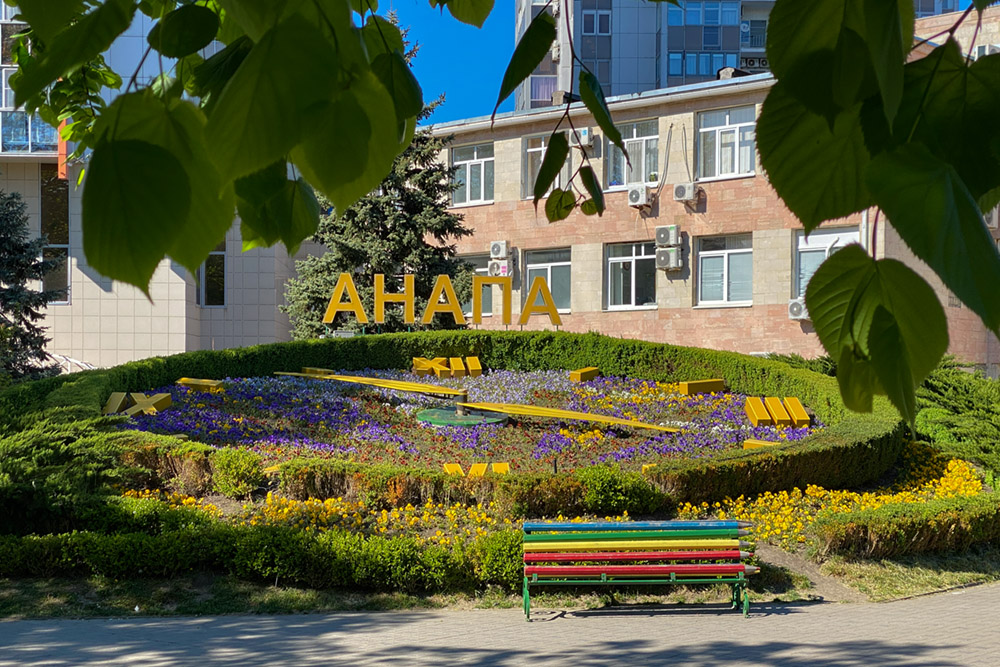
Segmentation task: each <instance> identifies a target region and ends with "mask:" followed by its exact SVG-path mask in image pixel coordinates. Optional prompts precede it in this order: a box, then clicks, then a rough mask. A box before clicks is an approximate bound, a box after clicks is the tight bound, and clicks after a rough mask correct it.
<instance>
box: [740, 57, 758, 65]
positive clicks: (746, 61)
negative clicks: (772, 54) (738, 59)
mask: <svg viewBox="0 0 1000 667" xmlns="http://www.w3.org/2000/svg"><path fill="white" fill-rule="evenodd" d="M743 66H744V67H756V66H757V59H756V58H744V59H743Z"/></svg>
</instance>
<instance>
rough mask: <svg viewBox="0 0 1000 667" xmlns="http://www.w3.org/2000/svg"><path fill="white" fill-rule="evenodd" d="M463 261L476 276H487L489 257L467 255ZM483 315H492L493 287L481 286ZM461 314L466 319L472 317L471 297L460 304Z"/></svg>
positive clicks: (488, 273)
mask: <svg viewBox="0 0 1000 667" xmlns="http://www.w3.org/2000/svg"><path fill="white" fill-rule="evenodd" d="M461 259H462V260H463V261H465V262H468V263H469V264H471V265H472V268H473V269H475V271H476V275H477V276H489V275H490V271H489V266H490V256H489V255H469V256H468V257H462V258H461ZM482 290H483V315H492V314H493V285H483V286H482ZM462 312H463V313H465V315H466V316H467V317H470V316H471V315H472V297H469V300H468V301H466V302H465V303H464V304H462Z"/></svg>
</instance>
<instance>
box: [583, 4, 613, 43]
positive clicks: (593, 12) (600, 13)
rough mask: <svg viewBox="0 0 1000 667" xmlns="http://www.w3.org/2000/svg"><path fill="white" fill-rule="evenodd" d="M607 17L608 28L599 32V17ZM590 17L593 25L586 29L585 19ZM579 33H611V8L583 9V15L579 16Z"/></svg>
mask: <svg viewBox="0 0 1000 667" xmlns="http://www.w3.org/2000/svg"><path fill="white" fill-rule="evenodd" d="M602 17H607V19H608V30H607V32H601V18H602ZM588 18H591V19H592V20H593V25H592V28H591V30H590V31H589V32H588V31H587V19H588ZM580 34H581V35H595V36H600V37H606V36H608V35H610V34H611V10H610V9H584V10H583V15H582V16H581V17H580Z"/></svg>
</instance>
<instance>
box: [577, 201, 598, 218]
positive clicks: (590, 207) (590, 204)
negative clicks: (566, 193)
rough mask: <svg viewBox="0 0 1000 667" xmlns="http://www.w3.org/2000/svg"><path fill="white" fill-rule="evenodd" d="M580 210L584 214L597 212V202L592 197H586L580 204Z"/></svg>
mask: <svg viewBox="0 0 1000 667" xmlns="http://www.w3.org/2000/svg"><path fill="white" fill-rule="evenodd" d="M580 212H581V213H583V214H584V215H595V214H596V213H597V203H596V202H594V200H593V199H588V200H587V201H585V202H583V203H582V204H580Z"/></svg>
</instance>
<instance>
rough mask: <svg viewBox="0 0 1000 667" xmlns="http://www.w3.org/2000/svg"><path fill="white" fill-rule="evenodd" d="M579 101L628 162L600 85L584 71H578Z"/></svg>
mask: <svg viewBox="0 0 1000 667" xmlns="http://www.w3.org/2000/svg"><path fill="white" fill-rule="evenodd" d="M580 99H582V100H583V103H584V104H585V105H586V106H587V109H588V110H589V111H590V114H591V115H592V116H593V117H594V120H595V121H597V124H598V125H599V126H600V127H601V130H602V131H603V132H604V136H605V138H607V140H608V141H610V142H611V143H613V144H614V145H615V146H617V147H618V148H619V149H620V150H621V152H622V153H624V154H625V159H626V160H628V151H626V150H625V143H624V142H623V141H622V135H621V132H619V131H618V128H617V127H615V124H614V123H613V122H612V120H611V112H610V111H608V103H607V102H606V101H604V93H603V92H601V84H600V82H599V81H598V80H597V77H596V76H594V75H593V74H591V73H590V72H588V71H586V70H580Z"/></svg>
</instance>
